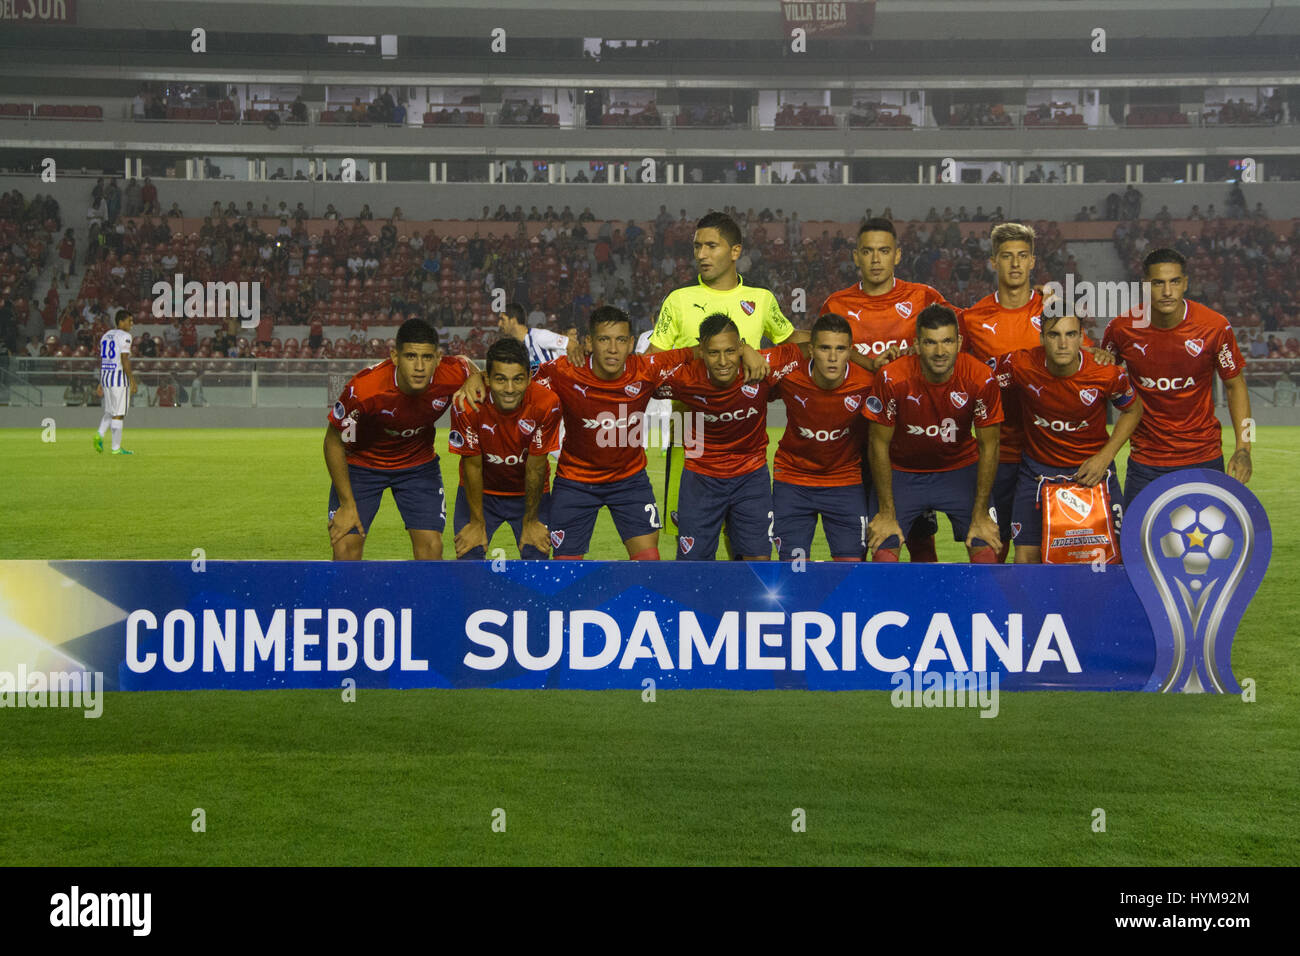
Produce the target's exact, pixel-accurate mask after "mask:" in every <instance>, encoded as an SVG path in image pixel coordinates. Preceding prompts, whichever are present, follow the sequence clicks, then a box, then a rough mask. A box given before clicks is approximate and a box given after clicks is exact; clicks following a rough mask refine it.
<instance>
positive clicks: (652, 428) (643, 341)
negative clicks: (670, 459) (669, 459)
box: [636, 329, 673, 455]
mask: <svg viewBox="0 0 1300 956" xmlns="http://www.w3.org/2000/svg"><path fill="white" fill-rule="evenodd" d="M653 334H654V330H653V329H647V330H646V331H644V332H642V333H641V335H640V336H638V337H637V340H636V354H637V355H646V354H649V352H650V336H651V335H653ZM672 413H673V403H672V402H670V401H669V400H668V399H666V398H652V399H650V404H649V405H647V406H646V410H645V421H646V429H645V437H646V447H647V448H649V447H650V442H652V441H653V440H654V439H653V437H652V436H654V435H658V436H659V445H660V454H661V455H667V454H668V442H669V441H670V440H671V439H672V432H671V427H672V419H671V415H672Z"/></svg>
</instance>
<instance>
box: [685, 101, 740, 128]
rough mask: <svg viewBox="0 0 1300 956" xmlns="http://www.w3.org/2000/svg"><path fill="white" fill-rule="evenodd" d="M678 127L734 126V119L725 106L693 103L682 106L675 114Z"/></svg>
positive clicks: (728, 108) (729, 109) (729, 108)
mask: <svg viewBox="0 0 1300 956" xmlns="http://www.w3.org/2000/svg"><path fill="white" fill-rule="evenodd" d="M676 122H677V125H678V126H711V127H725V126H735V125H736V117H735V114H734V113H732V111H731V107H730V106H727V105H725V104H715V103H694V104H691V105H684V106H682V107H681V109H680V110H678V112H677V121H676Z"/></svg>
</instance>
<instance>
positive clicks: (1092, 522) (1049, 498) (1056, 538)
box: [1038, 470, 1120, 564]
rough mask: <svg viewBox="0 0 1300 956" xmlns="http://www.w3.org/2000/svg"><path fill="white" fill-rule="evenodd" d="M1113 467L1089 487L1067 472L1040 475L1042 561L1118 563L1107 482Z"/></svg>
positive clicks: (1116, 539) (1046, 562)
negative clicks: (1049, 475) (1053, 475)
mask: <svg viewBox="0 0 1300 956" xmlns="http://www.w3.org/2000/svg"><path fill="white" fill-rule="evenodd" d="M1109 478H1110V471H1109V470H1107V472H1106V477H1105V478H1103V479H1102V480H1101V482H1099V483H1098V484H1096V485H1093V486H1091V487H1089V486H1088V485H1081V484H1079V483H1078V482H1076V481H1073V480H1071V479H1070V476H1068V475H1058V476H1057V477H1055V478H1052V477H1042V478H1039V479H1038V506H1039V508H1040V509H1041V510H1042V513H1043V546H1042V547H1043V563H1044V564H1092V563H1094V562H1096V561H1097V560H1098V559H1099V558H1100V559H1101V561H1102V562H1103V563H1105V564H1119V563H1120V560H1119V535H1118V534H1116V530H1117V529H1116V528H1115V522H1114V516H1113V514H1112V511H1111V502H1110V492H1109V491H1108V490H1107V483H1108V480H1109Z"/></svg>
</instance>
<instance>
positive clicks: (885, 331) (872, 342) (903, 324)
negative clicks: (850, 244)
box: [818, 279, 962, 355]
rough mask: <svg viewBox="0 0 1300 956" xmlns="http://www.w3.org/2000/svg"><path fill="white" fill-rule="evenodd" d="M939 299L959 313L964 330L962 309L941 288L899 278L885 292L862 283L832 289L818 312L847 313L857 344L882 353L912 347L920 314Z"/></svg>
mask: <svg viewBox="0 0 1300 956" xmlns="http://www.w3.org/2000/svg"><path fill="white" fill-rule="evenodd" d="M936 302H937V303H939V304H940V305H946V306H948V308H950V309H952V310H953V311H954V312H956V313H957V328H958V330H960V329H961V327H962V321H961V309H959V308H957V307H956V306H955V305H953V304H951V303H950V302H948V301H947V300H945V299H944V297H943V295H942V293H940V292H939V290H938V289H933V288H931V287H930V286H928V285H925V284H924V283H921V282H906V281H904V280H903V279H895V280H894V287H893V288H892V289H890V290H889V291H888V292H886V293H885V294H884V295H867V294H866V293H865V292H863V291H862V283H861V282H859V283H858V284H857V285H852V286H849V287H848V288H847V289H840V291H839V292H832V293H831V294H830V296H828V297H827V299H826V301H825V302H823V303H822V308H821V312H820V313H818V314H819V315H824V314H826V313H827V312H833V313H835V314H836V315H841V316H843V317H844V318H845V319H847V320H848V323H849V328H851V329H852V330H853V345H854V347H855V348H856V349H857V350H858V351H859V352H861V353H862V354H863V355H881V354H883V353H884V352H885V351H886V350H887V349H888V348H889V347H890V346H891V345H897V346H899V347H900V348H906V347H908V345H910V344H911V342H912V340H913V339H914V338H916V317H917V316H918V315H920V314H921V310H922V309H924V308H925V307H926V306H928V305H934V304H935V303H936Z"/></svg>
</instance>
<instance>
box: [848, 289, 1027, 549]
mask: <svg viewBox="0 0 1300 956" xmlns="http://www.w3.org/2000/svg"><path fill="white" fill-rule="evenodd" d="M960 349H961V335H960V333H959V332H958V330H957V316H956V314H955V313H954V312H953V311H952V309H950V308H948V307H946V306H942V305H931V306H927V307H926V308H925V309H924V310H923V311H922V312H921V314H920V315H919V316H917V319H916V354H915V355H905V356H903V357H902V358H900V359H896V360H895V361H893V362H890V363H889V364H888V365H886V366H885V367H884V368H883V369H882V370H881V372H880V374H879V375H878V376H877V377H876V383H875V388H874V390H873V391H872V394H871V395H870V396H869V397H868V398H867V401H866V402H865V404H864V405H863V408H862V414H863V416H864V417H865V418H867V419H868V420H869V421H870V422H871V436H870V438H869V440H868V444H869V449H870V456H871V476H872V483H873V487H874V488H875V493H876V496H877V498H878V499H879V502H880V510H879V511H877V512H876V514H875V516H874V517H872V519H871V522H870V524H869V525H868V529H867V531H868V535H867V548H868V550H869V551H871V552H872V555H873V560H875V561H897V560H898V550H899V547H900V545H901V538H902V536H903V532H902V529H903V528H906V527H909V526H910V525H911V523H912V522H913V521H914V520H915V519H916V518H917V517H919V516H920V515H921V514H923V513H924V512H926V511H929V510H934V511H942V512H944V513H945V514H947V515H948V520H949V521H951V522H952V527H953V531H954V533H955V534H956V535H957V536H958V537H960V538H965V541H966V549H967V553H968V554H969V555H970V560H971V561H972V562H974V563H978V564H993V563H995V562H996V560H997V549H998V548H999V547H1000V546H1001V542H1000V541H999V540H998V527H997V523H996V522H995V521H994V520H993V519H992V518H991V517H990V516H989V513H988V506H989V493H990V492H991V491H992V489H993V477H994V475H995V474H996V472H997V464H998V428H999V423H1000V422H1001V421H1002V401H1001V397H1000V396H999V393H998V385H997V381H996V379H995V378H994V375H993V372H992V371H990V370H989V368H988V367H987V366H986V365H984V364H982V363H981V362H979V361H978V360H977V359H975V358H972V357H971V356H970V355H968V354H966V353H964V352H961V351H960ZM972 426H974V429H975V434H974V436H972V435H971V427H972Z"/></svg>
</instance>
